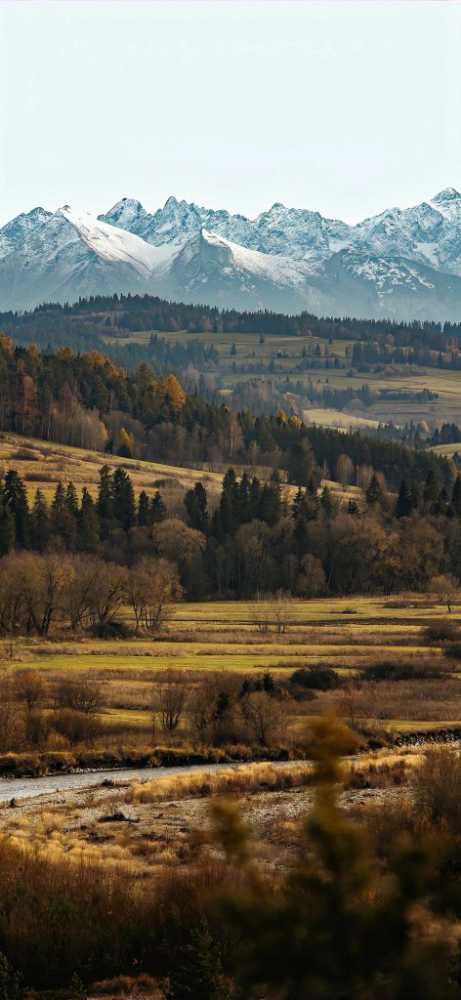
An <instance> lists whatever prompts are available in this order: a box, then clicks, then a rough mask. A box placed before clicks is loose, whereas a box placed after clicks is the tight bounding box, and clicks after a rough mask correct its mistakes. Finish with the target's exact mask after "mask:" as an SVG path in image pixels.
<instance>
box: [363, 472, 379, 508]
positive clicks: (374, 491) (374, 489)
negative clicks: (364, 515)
mask: <svg viewBox="0 0 461 1000" xmlns="http://www.w3.org/2000/svg"><path fill="white" fill-rule="evenodd" d="M365 496H366V499H367V504H368V506H369V507H374V506H375V504H378V503H380V502H381V500H382V497H383V494H382V490H381V487H380V485H379V481H378V477H377V475H376V473H375V472H374V473H373V475H372V477H371V479H370V483H369V486H368V489H367V491H366V494H365Z"/></svg>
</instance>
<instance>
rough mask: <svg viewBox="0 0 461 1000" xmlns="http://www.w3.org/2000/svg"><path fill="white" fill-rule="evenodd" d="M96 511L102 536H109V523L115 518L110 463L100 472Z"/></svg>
mask: <svg viewBox="0 0 461 1000" xmlns="http://www.w3.org/2000/svg"><path fill="white" fill-rule="evenodd" d="M96 512H97V515H98V518H99V522H100V525H101V538H106V537H107V532H108V527H109V523H110V521H111V520H112V518H113V516H114V515H113V498H112V477H111V474H110V469H109V466H108V465H103V467H102V469H101V470H100V472H99V491H98V499H97V502H96Z"/></svg>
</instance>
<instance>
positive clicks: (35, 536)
mask: <svg viewBox="0 0 461 1000" xmlns="http://www.w3.org/2000/svg"><path fill="white" fill-rule="evenodd" d="M30 528H31V531H30V533H31V542H32V547H33V548H34V549H36V550H37V552H44V551H45V549H46V547H47V545H48V541H49V538H50V530H51V525H50V514H49V510H48V504H47V502H46V500H45V497H44V495H43V493H42V491H41V490H37V492H36V494H35V500H34V505H33V507H32V512H31V516H30Z"/></svg>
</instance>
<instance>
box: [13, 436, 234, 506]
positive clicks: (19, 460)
mask: <svg viewBox="0 0 461 1000" xmlns="http://www.w3.org/2000/svg"><path fill="white" fill-rule="evenodd" d="M104 464H106V465H108V466H109V467H110V469H111V470H114V469H116V468H118V467H123V468H124V469H126V471H127V472H128V473H129V475H130V477H131V479H132V482H133V486H134V489H135V492H136V493H139V492H140V491H141V490H145V491H146V493H147V494H148V495H149V496H154V495H155V493H156V492H157V490H160V491H161V493H162V495H165V496H166V497H168V494H169V493H171V492H173V493H175V494H178V493H179V494H181V495H182V494H183V493H184V491H185V490H188V489H190V488H191V487H193V486H194V485H195V483H196V482H197V480H198V479H201V480H202V482H203V483H204V485H205V487H206V489H207V492H209V493H210V495H212V496H213V495H217V494H218V493H219V492H220V489H221V483H222V478H223V477H222V474H221V473H219V472H210V471H208V470H205V471H204V470H195V469H187V468H184V467H182V466H181V467H180V466H175V465H163V464H161V463H159V462H148V461H142V460H140V459H135V458H120V457H119V456H117V455H106V454H104V453H103V452H99V451H90V450H88V449H85V448H74V447H71V446H70V445H63V444H55V443H53V442H50V441H40V440H38V439H37V438H27V437H23V436H21V435H19V434H9V433H2V434H0V468H3V470H5V471H6V470H7V469H16V471H17V472H18V474H19V475H20V476H21V478H22V479H24V481H25V485H26V488H27V492H28V495H29V498H32V497H33V496H34V495H35V491H36V490H37V489H40V490H41V491H42V493H43V494H44V495H45V497H46V499H47V500H50V499H51V498H52V497H53V495H54V491H55V489H56V485H57V483H58V482H63V483H67V482H69V481H72V482H73V483H74V485H75V486H76V488H77V491H78V492H79V493H81V491H82V489H83V487H84V486H86V488H87V490H88V491H89V492H90V493H91V495H92V496H93V497H95V496H96V493H97V489H98V482H99V470H100V469H101V467H102V466H103V465H104Z"/></svg>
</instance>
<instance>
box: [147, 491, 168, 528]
mask: <svg viewBox="0 0 461 1000" xmlns="http://www.w3.org/2000/svg"><path fill="white" fill-rule="evenodd" d="M166 516H167V509H166V506H165V504H164V502H163V498H162V495H161V493H159V491H158V490H157V492H156V494H155V496H154V499H153V500H152V503H151V506H150V519H151V522H152V524H159V522H160V521H164V520H165V518H166Z"/></svg>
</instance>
